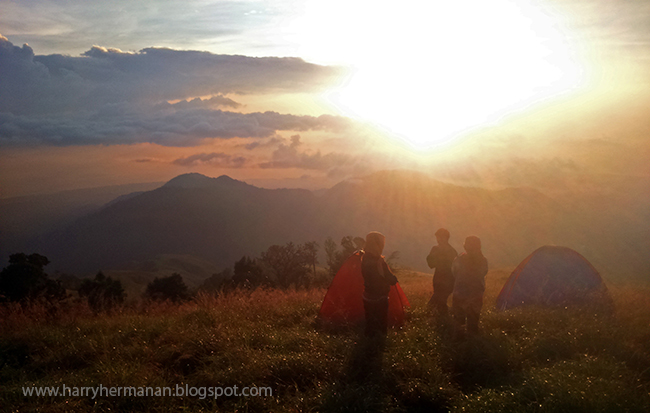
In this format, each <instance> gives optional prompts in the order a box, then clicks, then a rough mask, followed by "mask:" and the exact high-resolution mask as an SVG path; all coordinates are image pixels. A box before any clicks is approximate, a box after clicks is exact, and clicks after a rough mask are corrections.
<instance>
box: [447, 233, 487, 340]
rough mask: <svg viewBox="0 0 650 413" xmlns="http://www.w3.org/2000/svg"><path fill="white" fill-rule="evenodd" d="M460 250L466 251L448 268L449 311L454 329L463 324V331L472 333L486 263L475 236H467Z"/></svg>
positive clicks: (474, 327) (483, 286)
mask: <svg viewBox="0 0 650 413" xmlns="http://www.w3.org/2000/svg"><path fill="white" fill-rule="evenodd" d="M463 247H464V248H465V251H466V252H464V253H462V254H460V255H459V256H458V258H456V260H455V261H454V263H453V265H452V272H453V274H454V295H453V297H452V312H453V315H454V321H455V322H456V323H457V326H458V327H459V328H461V327H462V326H463V325H464V324H465V322H467V332H468V333H472V334H474V333H478V319H479V315H480V314H481V307H483V293H484V292H485V275H486V274H487V271H488V263H487V260H486V259H485V257H484V256H483V252H482V251H481V240H480V239H479V238H478V237H476V236H469V237H467V238H466V239H465V245H463Z"/></svg>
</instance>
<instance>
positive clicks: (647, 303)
mask: <svg viewBox="0 0 650 413" xmlns="http://www.w3.org/2000/svg"><path fill="white" fill-rule="evenodd" d="M507 275H508V273H507V272H506V271H492V272H490V273H489V274H488V291H487V292H486V299H485V303H486V304H485V306H484V312H483V317H482V320H481V329H482V333H481V334H480V335H479V336H478V337H474V338H469V339H466V340H462V341H458V340H455V339H453V338H452V336H451V335H450V334H449V328H448V327H447V326H446V325H445V324H444V323H440V322H439V321H438V320H435V319H433V318H432V317H431V316H430V315H428V314H427V312H426V311H425V304H426V302H427V300H428V299H429V296H430V294H431V278H430V276H428V277H427V276H423V275H422V274H419V273H413V272H405V271H403V272H401V273H399V278H400V282H401V284H402V286H403V288H404V291H405V292H406V294H407V296H408V297H409V300H410V301H411V304H412V306H411V309H410V310H409V321H408V323H407V325H406V326H405V327H404V328H403V329H401V330H399V331H397V330H395V331H391V332H390V333H389V336H388V338H387V340H386V342H385V343H384V348H383V351H382V350H381V349H380V350H377V346H376V343H372V342H370V343H369V342H366V341H365V340H364V339H363V338H362V337H361V335H360V332H359V330H356V329H353V328H349V329H344V330H341V331H335V332H333V331H324V330H322V329H320V328H318V327H317V323H316V316H317V313H318V310H319V306H320V303H321V301H322V298H323V296H324V294H325V290H323V289H312V290H298V291H275V290H257V291H253V292H249V291H235V292H232V293H229V294H225V295H221V296H217V297H213V296H199V297H198V298H197V299H195V300H194V301H192V302H188V303H185V304H181V305H172V304H168V303H163V304H149V305H145V304H143V303H140V304H138V305H134V306H130V307H125V308H122V309H120V310H119V311H115V312H114V313H112V314H109V315H103V316H93V315H92V312H91V311H89V310H88V309H87V308H86V307H85V306H84V305H83V304H74V303H71V304H69V305H68V306H67V307H62V308H58V309H48V308H46V307H44V306H34V307H32V308H29V309H20V308H18V307H11V308H3V309H2V310H1V311H2V314H0V316H1V317H2V321H1V324H0V406H1V408H0V409H1V410H2V411H12V412H13V411H17V412H23V411H25V412H26V411H47V412H71V411H72V412H74V411H78V412H88V411H109V410H110V411H144V412H167V411H169V412H171V411H174V412H176V411H199V412H200V411H205V412H213V411H216V410H219V411H241V412H260V411H291V412H302V411H359V412H361V411H396V412H397V411H408V412H417V411H427V412H431V411H433V412H436V411H453V412H465V411H466V412H481V411H505V412H589V413H593V412H625V411H629V412H648V411H650V393H649V392H650V290H648V289H647V288H644V289H639V288H632V287H629V286H627V287H626V286H617V287H610V291H611V293H612V296H613V299H614V302H615V306H616V311H615V312H614V314H607V313H602V312H601V313H599V312H598V311H595V310H594V309H587V308H560V309H543V308H526V309H518V310H514V311H507V312H497V311H495V310H494V300H495V297H496V294H497V293H498V289H499V288H500V286H501V285H503V282H504V280H505V278H506V277H507ZM100 384H101V385H103V386H104V387H109V386H134V387H154V388H155V387H167V386H168V387H172V388H173V387H174V386H176V385H179V386H183V387H184V386H185V385H186V384H187V385H188V386H189V387H226V386H235V385H237V386H239V388H240V389H241V388H242V387H246V386H260V387H270V388H271V389H272V390H273V395H272V396H267V397H226V396H222V397H219V398H217V399H215V398H213V397H211V398H207V397H206V398H204V399H202V398H200V397H187V396H185V397H137V396H121V397H110V396H108V397H106V396H101V397H97V398H96V399H94V400H93V399H92V398H91V397H87V396H85V397H75V396H66V397H60V396H59V397H54V396H46V397H36V396H32V397H25V396H23V390H22V388H23V387H24V386H62V385H66V386H67V387H68V388H72V387H95V386H99V385H100Z"/></svg>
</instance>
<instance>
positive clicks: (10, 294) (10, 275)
mask: <svg viewBox="0 0 650 413" xmlns="http://www.w3.org/2000/svg"><path fill="white" fill-rule="evenodd" d="M49 263H50V260H48V259H47V257H45V256H43V255H40V254H31V255H26V254H24V253H18V254H12V255H10V256H9V265H8V266H7V267H5V268H4V269H3V270H2V272H0V299H1V300H5V301H23V300H31V299H36V298H46V299H47V300H49V301H53V300H62V299H63V298H65V296H66V295H65V289H64V288H63V287H62V286H61V283H60V282H58V281H56V280H51V279H49V278H48V276H47V274H46V273H45V270H44V269H43V267H45V266H46V265H47V264H49Z"/></svg>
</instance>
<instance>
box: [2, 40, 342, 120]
mask: <svg viewBox="0 0 650 413" xmlns="http://www.w3.org/2000/svg"><path fill="white" fill-rule="evenodd" d="M0 66H2V68H3V69H2V82H1V83H0V112H12V113H14V114H30V115H31V114H52V113H67V112H69V111H78V110H83V111H88V110H97V109H99V108H101V107H103V106H105V105H109V104H119V103H122V102H130V103H159V102H163V101H167V100H177V99H187V98H194V97H196V96H206V95H222V94H227V93H273V92H280V91H282V92H309V91H315V90H320V89H322V88H325V87H327V86H328V85H329V84H330V82H331V81H333V80H334V79H335V78H336V77H337V76H339V75H340V74H341V73H340V70H339V69H338V68H334V67H326V66H318V65H314V64H311V63H307V62H305V61H303V60H302V59H298V58H279V57H261V58H256V57H247V56H232V55H217V54H212V53H209V52H199V51H188V50H172V49H157V48H148V49H143V50H141V51H139V52H123V51H121V50H119V49H112V48H104V47H99V46H93V47H92V48H91V49H90V50H88V51H87V52H85V53H84V54H83V56H79V57H72V56H64V55H48V56H39V55H35V54H34V51H33V50H32V49H31V47H29V46H27V45H23V46H22V47H17V46H14V45H13V44H12V43H11V42H10V41H9V40H8V39H7V38H5V37H0Z"/></svg>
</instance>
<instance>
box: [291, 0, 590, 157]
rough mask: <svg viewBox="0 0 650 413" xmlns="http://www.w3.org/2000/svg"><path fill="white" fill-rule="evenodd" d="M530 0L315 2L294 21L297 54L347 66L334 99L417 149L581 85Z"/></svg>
mask: <svg viewBox="0 0 650 413" xmlns="http://www.w3.org/2000/svg"><path fill="white" fill-rule="evenodd" d="M556 17H557V16H554V15H553V14H551V13H550V12H548V11H545V10H543V9H542V8H540V7H536V6H534V5H533V3H526V2H524V1H517V2H514V1H506V0H493V1H484V0H458V1H453V2H422V1H402V2H399V3H396V2H393V3H377V2H371V1H364V0H334V1H328V2H321V1H313V2H310V3H308V4H307V7H306V9H305V14H304V15H303V16H302V17H301V18H299V19H297V20H296V21H294V22H293V25H292V27H291V32H293V33H296V34H297V35H298V36H299V39H297V42H298V43H299V44H300V45H301V47H302V50H301V55H302V56H304V57H305V58H306V59H308V60H312V61H316V62H322V63H336V64H344V65H348V66H351V67H352V68H353V71H354V73H353V75H352V76H351V77H350V79H349V81H348V82H347V83H346V85H345V86H343V87H341V88H339V89H338V90H336V91H334V92H333V93H331V95H330V98H331V100H332V101H333V102H334V103H335V104H336V105H337V106H338V107H339V108H341V110H343V111H344V112H345V113H347V114H348V115H352V116H357V117H359V118H362V119H366V120H369V121H371V122H374V123H377V124H380V125H381V126H383V127H384V128H386V129H388V130H389V131H390V132H392V133H393V134H395V135H397V136H399V137H401V138H402V139H404V140H406V141H407V142H409V143H410V144H411V145H412V146H413V147H414V148H416V149H426V148H431V147H434V146H436V145H440V144H442V143H445V142H447V141H449V140H451V139H453V138H454V137H456V136H458V135H459V134H460V133H461V132H463V131H466V130H468V129H471V128H474V127H477V126H479V125H484V124H486V123H490V122H494V121H496V120H498V119H499V118H500V117H502V116H503V115H504V114H507V113H511V112H512V111H517V110H522V109H524V108H525V107H527V106H528V105H530V104H531V103H534V102H537V101H539V100H541V99H545V98H549V97H552V96H555V95H558V94H560V93H564V92H567V91H569V90H573V89H576V88H577V87H578V86H579V85H580V84H581V81H582V69H581V66H580V63H579V58H578V56H577V54H576V53H575V52H574V50H573V49H572V47H571V45H570V43H569V41H568V40H567V39H566V37H565V35H564V33H563V32H562V30H561V29H560V23H559V21H558V19H557V18H556Z"/></svg>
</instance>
